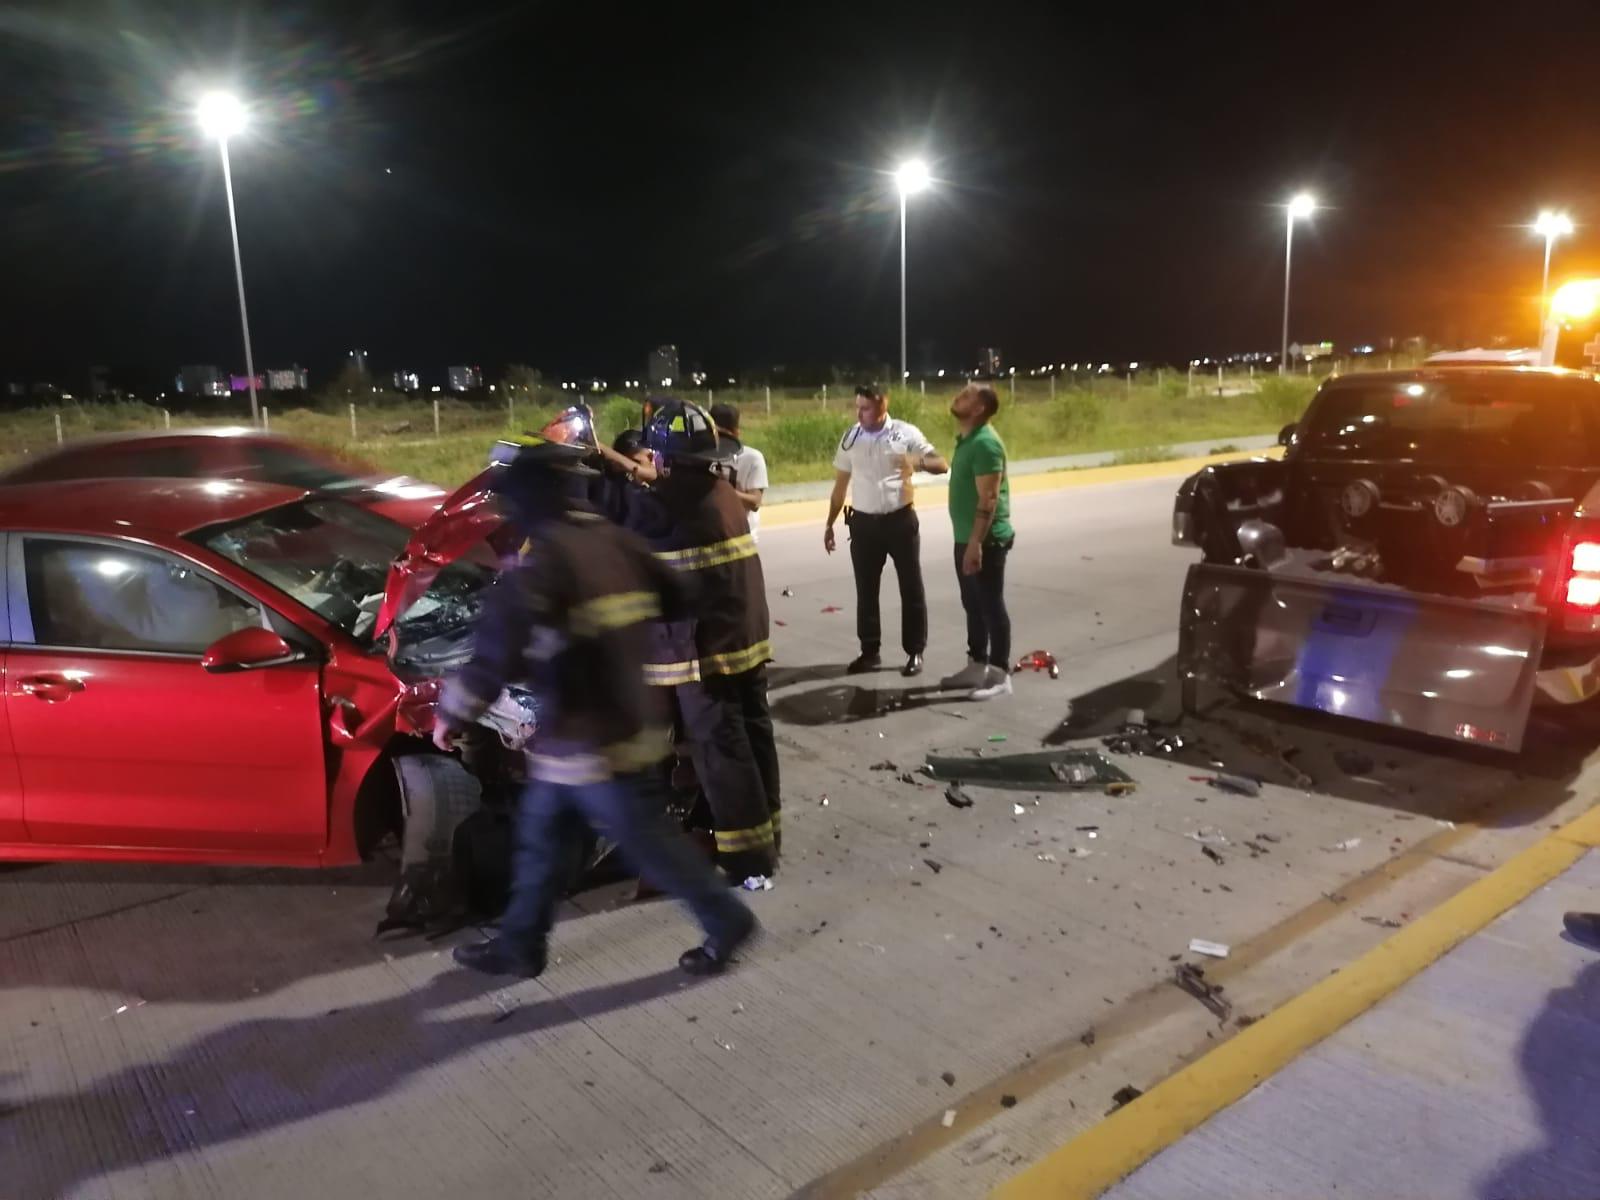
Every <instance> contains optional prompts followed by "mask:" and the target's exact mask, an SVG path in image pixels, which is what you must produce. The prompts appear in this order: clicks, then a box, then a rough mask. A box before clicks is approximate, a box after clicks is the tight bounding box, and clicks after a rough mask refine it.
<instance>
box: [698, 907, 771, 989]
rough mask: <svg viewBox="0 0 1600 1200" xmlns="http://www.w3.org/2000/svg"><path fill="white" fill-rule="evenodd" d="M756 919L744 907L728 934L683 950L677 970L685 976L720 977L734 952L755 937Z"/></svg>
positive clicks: (731, 960) (708, 939) (730, 961)
mask: <svg viewBox="0 0 1600 1200" xmlns="http://www.w3.org/2000/svg"><path fill="white" fill-rule="evenodd" d="M757 928H758V926H757V924H756V917H755V914H754V913H753V912H751V911H750V910H749V909H748V908H746V907H745V906H744V905H742V904H741V905H740V906H739V915H738V919H737V921H736V922H734V923H733V925H732V929H731V931H730V932H728V933H725V934H722V935H721V936H718V937H708V938H706V940H705V941H704V942H703V943H702V944H701V945H698V946H696V947H695V948H694V949H693V950H685V951H684V952H683V954H682V955H680V956H679V958H678V969H679V970H681V971H682V972H683V973H684V974H685V975H720V974H722V973H723V972H724V971H726V970H727V969H728V967H729V965H730V964H731V963H732V962H733V955H734V951H736V950H738V949H739V947H740V946H742V945H744V944H745V943H746V942H748V941H749V940H750V939H751V937H752V936H754V935H755V932H756V930H757Z"/></svg>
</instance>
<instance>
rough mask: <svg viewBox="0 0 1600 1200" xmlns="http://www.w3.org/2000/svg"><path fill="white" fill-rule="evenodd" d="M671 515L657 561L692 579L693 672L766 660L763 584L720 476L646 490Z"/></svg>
mask: <svg viewBox="0 0 1600 1200" xmlns="http://www.w3.org/2000/svg"><path fill="white" fill-rule="evenodd" d="M652 490H653V491H654V492H655V493H656V494H657V495H659V496H660V498H661V502H662V504H664V505H665V506H666V510H667V512H668V513H669V514H670V515H671V517H672V529H671V532H670V534H669V535H668V536H667V537H665V538H663V539H660V540H657V541H655V542H653V543H652V545H653V546H654V547H655V551H656V558H657V559H658V560H660V561H661V562H663V563H665V564H667V565H668V566H670V567H672V568H673V569H674V570H676V571H679V572H681V573H682V574H683V575H685V576H687V577H688V578H690V579H692V580H693V583H694V587H695V604H694V614H695V650H696V653H697V654H698V659H699V661H698V668H699V674H700V676H701V677H702V678H704V677H705V676H708V675H742V674H743V673H744V672H746V671H751V670H754V669H755V668H756V667H759V666H761V665H762V664H763V663H765V662H767V661H768V660H770V659H771V658H772V643H771V642H770V641H769V638H770V636H771V630H770V625H769V620H768V614H767V585H766V579H765V577H764V576H763V575H762V572H761V559H760V557H759V556H758V555H757V554H756V543H755V539H754V538H753V537H751V536H750V522H749V519H748V518H747V517H746V515H745V507H744V502H743V501H741V500H740V499H739V497H738V494H737V493H736V492H735V491H734V490H733V487H732V485H731V484H729V483H728V481H727V480H726V479H723V478H721V477H720V476H715V475H711V474H701V473H696V472H674V473H673V474H671V475H669V476H667V478H665V479H664V480H662V481H661V483H659V484H657V485H656V487H655V488H654V489H652Z"/></svg>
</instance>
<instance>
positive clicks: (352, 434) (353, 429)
mask: <svg viewBox="0 0 1600 1200" xmlns="http://www.w3.org/2000/svg"><path fill="white" fill-rule="evenodd" d="M350 440H351V441H352V442H353V441H355V440H356V406H355V405H354V404H353V403H352V404H351V405H350Z"/></svg>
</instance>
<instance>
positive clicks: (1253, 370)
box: [1250, 363, 1256, 383]
mask: <svg viewBox="0 0 1600 1200" xmlns="http://www.w3.org/2000/svg"><path fill="white" fill-rule="evenodd" d="M1255 381H1256V365H1255V363H1251V364H1250V382H1251V383H1254V382H1255Z"/></svg>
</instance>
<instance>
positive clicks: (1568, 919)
mask: <svg viewBox="0 0 1600 1200" xmlns="http://www.w3.org/2000/svg"><path fill="white" fill-rule="evenodd" d="M1561 923H1562V924H1563V925H1565V926H1566V927H1567V932H1568V933H1569V934H1571V935H1572V938H1573V940H1574V941H1579V942H1582V943H1583V944H1584V945H1585V946H1592V947H1594V948H1595V949H1596V950H1600V913H1592V912H1569V913H1568V914H1567V915H1566V916H1564V917H1562V918H1561Z"/></svg>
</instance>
